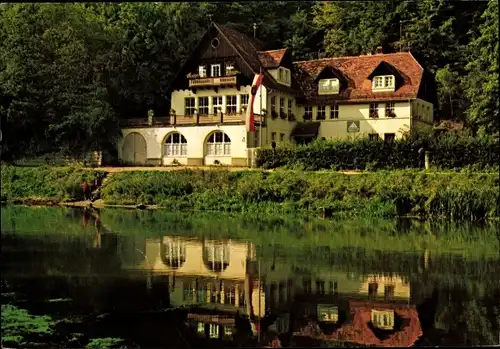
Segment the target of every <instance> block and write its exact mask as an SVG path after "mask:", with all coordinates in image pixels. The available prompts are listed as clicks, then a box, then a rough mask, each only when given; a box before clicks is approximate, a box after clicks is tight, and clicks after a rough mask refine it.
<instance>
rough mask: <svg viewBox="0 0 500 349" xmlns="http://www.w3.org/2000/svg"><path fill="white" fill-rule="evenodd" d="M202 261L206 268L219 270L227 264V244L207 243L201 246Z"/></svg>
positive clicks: (223, 268)
mask: <svg viewBox="0 0 500 349" xmlns="http://www.w3.org/2000/svg"><path fill="white" fill-rule="evenodd" d="M203 261H204V262H205V265H206V267H207V268H208V269H210V270H212V271H214V272H217V273H218V272H221V271H223V270H225V269H226V268H227V267H228V266H229V246H228V245H227V244H225V243H208V244H206V245H205V247H204V248H203Z"/></svg>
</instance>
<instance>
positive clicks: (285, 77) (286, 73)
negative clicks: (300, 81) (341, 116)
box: [277, 67, 291, 85]
mask: <svg viewBox="0 0 500 349" xmlns="http://www.w3.org/2000/svg"><path fill="white" fill-rule="evenodd" d="M277 80H278V82H280V83H282V84H285V85H287V84H290V81H291V73H290V69H288V68H285V67H278V79H277Z"/></svg>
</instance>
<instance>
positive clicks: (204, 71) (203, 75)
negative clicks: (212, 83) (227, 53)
mask: <svg viewBox="0 0 500 349" xmlns="http://www.w3.org/2000/svg"><path fill="white" fill-rule="evenodd" d="M198 75H199V76H200V78H206V77H207V67H206V66H205V65H200V66H199V67H198Z"/></svg>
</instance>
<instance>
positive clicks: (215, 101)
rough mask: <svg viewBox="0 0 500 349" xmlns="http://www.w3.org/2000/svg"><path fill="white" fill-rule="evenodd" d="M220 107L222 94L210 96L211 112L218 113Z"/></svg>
mask: <svg viewBox="0 0 500 349" xmlns="http://www.w3.org/2000/svg"><path fill="white" fill-rule="evenodd" d="M219 109H222V96H212V112H213V115H218V114H219V112H220V110H219Z"/></svg>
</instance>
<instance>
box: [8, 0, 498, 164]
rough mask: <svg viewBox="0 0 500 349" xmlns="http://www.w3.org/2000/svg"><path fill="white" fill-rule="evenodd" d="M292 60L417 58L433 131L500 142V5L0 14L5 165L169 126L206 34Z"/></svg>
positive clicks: (83, 7)
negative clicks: (154, 123) (180, 81)
mask: <svg viewBox="0 0 500 349" xmlns="http://www.w3.org/2000/svg"><path fill="white" fill-rule="evenodd" d="M211 21H213V22H216V23H220V24H225V25H228V26H231V27H233V28H235V29H237V30H239V31H241V32H244V33H246V34H248V35H250V36H252V35H253V33H254V28H253V24H254V23H256V25H257V27H256V28H257V29H256V36H257V38H258V39H259V40H260V41H262V42H263V43H264V44H265V45H266V47H267V48H268V49H274V48H282V47H287V48H289V49H290V50H291V52H292V54H293V57H294V59H295V60H303V59H314V58H318V57H320V58H321V57H328V56H345V55H359V54H367V53H372V52H374V50H375V48H376V47H377V46H383V47H384V48H385V50H386V52H397V51H400V50H403V51H407V50H410V51H411V52H412V53H413V55H414V56H415V57H416V58H417V59H418V61H419V62H420V63H421V65H422V66H423V67H424V68H425V69H426V70H427V71H428V72H429V73H430V74H432V75H433V76H434V80H435V84H436V91H437V94H436V101H435V103H436V106H435V107H436V119H438V120H444V119H454V120H458V121H461V122H464V123H465V124H466V125H467V126H469V127H470V128H471V129H473V130H474V131H479V132H486V133H498V129H499V128H498V120H499V115H498V2H497V1H496V0H489V1H451V0H421V1H402V0H390V1H367V2H360V1H345V2H323V1H321V2H306V1H303V2H293V1H274V2H268V3H263V2H241V3H238V2H233V3H231V2H210V3H203V2H183V3H76V4H38V3H32V4H28V3H25V4H0V116H1V129H2V132H3V140H2V143H1V152H2V159H3V160H8V159H14V158H19V157H22V156H27V155H35V154H40V153H43V152H50V151H55V150H58V151H63V152H65V153H69V154H73V155H77V154H82V153H84V152H86V151H88V150H94V149H103V148H109V147H112V145H113V142H114V140H115V139H116V138H117V137H118V136H119V135H120V130H119V127H118V122H117V120H118V119H119V118H121V117H145V116H146V115H147V111H148V110H149V109H152V110H154V112H155V114H156V115H165V114H166V113H167V112H168V109H169V100H168V98H169V96H168V93H167V87H168V83H169V81H170V79H171V78H172V77H173V76H174V74H175V73H176V72H177V70H178V69H179V68H180V66H181V64H182V62H183V60H184V59H186V57H187V56H188V55H189V53H190V52H191V51H192V49H193V48H194V46H195V45H196V43H197V41H198V40H199V39H200V38H201V36H202V35H203V33H204V32H205V30H206V29H207V28H208V26H209V25H210V22H211Z"/></svg>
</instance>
